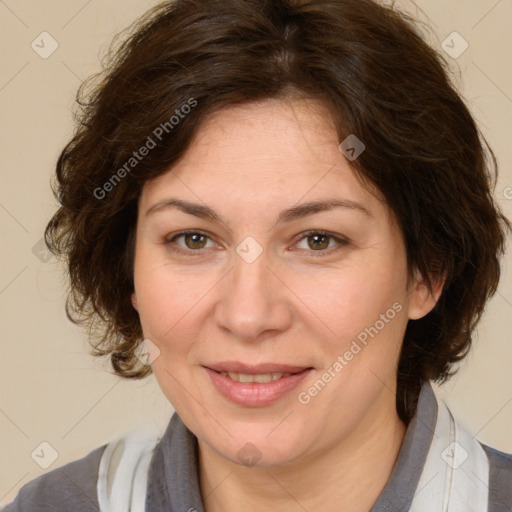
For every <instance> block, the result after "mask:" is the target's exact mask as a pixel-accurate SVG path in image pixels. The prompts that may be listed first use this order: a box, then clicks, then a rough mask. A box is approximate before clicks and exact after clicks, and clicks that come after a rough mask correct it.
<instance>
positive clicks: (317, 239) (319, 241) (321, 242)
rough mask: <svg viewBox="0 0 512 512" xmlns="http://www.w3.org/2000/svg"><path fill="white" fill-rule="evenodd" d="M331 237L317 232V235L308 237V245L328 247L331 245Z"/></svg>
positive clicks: (319, 247) (311, 246)
mask: <svg viewBox="0 0 512 512" xmlns="http://www.w3.org/2000/svg"><path fill="white" fill-rule="evenodd" d="M329 238H331V237H329V236H328V235H322V234H317V235H309V236H308V237H307V239H308V245H309V247H310V248H311V249H314V250H316V249H327V247H328V246H329Z"/></svg>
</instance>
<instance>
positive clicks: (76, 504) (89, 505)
mask: <svg viewBox="0 0 512 512" xmlns="http://www.w3.org/2000/svg"><path fill="white" fill-rule="evenodd" d="M106 447H107V445H103V446H100V447H98V448H96V449H94V450H93V451H91V452H90V453H88V454H87V455H86V456H84V457H82V458H81V459H77V460H75V461H72V462H69V463H67V464H65V465H63V466H61V467H58V468H56V469H53V470H52V471H49V472H48V473H45V474H44V475H41V476H39V477H37V478H35V479H34V480H31V481H30V482H28V483H27V484H25V485H24V486H23V487H22V488H21V489H20V491H19V492H18V494H17V496H16V498H15V499H14V501H13V502H12V503H10V504H8V505H7V506H6V507H5V508H2V509H0V510H1V511H2V512H39V511H50V510H51V511H54V512H58V511H62V512H64V511H66V512H69V511H70V510H80V511H81V512H82V511H83V512H99V510H100V508H99V505H98V497H97V491H96V484H97V480H98V471H99V466H100V461H101V458H102V456H103V453H104V451H105V448H106Z"/></svg>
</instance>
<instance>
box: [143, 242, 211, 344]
mask: <svg viewBox="0 0 512 512" xmlns="http://www.w3.org/2000/svg"><path fill="white" fill-rule="evenodd" d="M144 256H145V255H144V253H142V251H141V254H140V257H139V259H138V261H137V262H136V266H135V289H136V293H137V303H138V311H139V316H140V321H141V324H142V328H143V331H144V336H146V337H147V338H149V339H152V341H154V342H155V343H156V344H157V345H159V344H164V343H166V342H167V340H171V339H172V338H175V337H176V336H177V334H178V333H180V332H182V331H183V330H184V329H185V328H186V325H187V324H189V323H190V322H191V321H192V319H193V318H194V316H196V315H197V314H198V311H199V309H198V308H197V306H198V304H200V302H201V300H202V299H203V298H204V297H205V296H206V295H207V293H208V290H209V289H210V288H211V287H212V285H213V283H210V281H209V279H208V276H207V275H205V274H200V273H197V272H196V273H194V274H192V273H189V274H187V273H186V272H184V271H183V270H182V271H178V270H176V269H173V268H172V267H171V266H170V265H166V264H160V265H159V264H156V265H155V264H151V263H150V262H151V260H153V261H154V260H155V258H152V259H151V258H147V257H144ZM180 338H181V339H183V337H182V336H180Z"/></svg>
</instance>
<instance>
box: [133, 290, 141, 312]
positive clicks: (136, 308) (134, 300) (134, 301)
mask: <svg viewBox="0 0 512 512" xmlns="http://www.w3.org/2000/svg"><path fill="white" fill-rule="evenodd" d="M132 306H133V308H134V309H135V311H137V312H138V311H139V309H138V304H137V294H136V293H135V292H133V293H132Z"/></svg>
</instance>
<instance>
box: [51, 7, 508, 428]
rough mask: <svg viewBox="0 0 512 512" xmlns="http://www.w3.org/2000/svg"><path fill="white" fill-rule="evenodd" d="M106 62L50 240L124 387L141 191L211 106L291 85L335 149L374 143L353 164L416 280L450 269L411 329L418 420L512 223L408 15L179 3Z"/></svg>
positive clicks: (487, 156) (133, 332)
mask: <svg viewBox="0 0 512 512" xmlns="http://www.w3.org/2000/svg"><path fill="white" fill-rule="evenodd" d="M107 57H108V59H107V61H106V63H105V64H104V69H103V71H102V72H101V73H99V74H97V75H95V76H94V77H91V79H90V80H88V81H86V82H85V83H84V84H82V86H81V88H80V90H79V92H78V94H77V102H78V105H79V107H80V109H79V111H78V112H77V128H76V131H75V133H74V136H73V138H72V139H71V141H70V142H69V143H68V144H67V145H66V147H65V148H64V149H63V151H62V153H61V155H60V157H59V159H58V162H57V166H56V178H57V183H56V186H55V185H54V186H53V188H54V193H55V194H56V197H57V198H58V200H59V202H60V204H61V206H60V208H59V210H58V211H57V212H56V213H55V215H54V216H53V218H52V219H51V221H50V222H49V224H48V226H47V228H46V232H45V237H46V242H47V244H48V246H49V248H50V250H51V251H52V252H53V253H54V254H56V255H61V256H64V257H65V258H66V261H67V264H68V270H69V276H70V285H71V286H70V293H69V296H68V300H67V303H66V312H67V315H68V317H69V318H70V319H71V320H72V321H73V322H75V323H80V324H85V325H87V326H88V327H89V329H90V338H91V343H92V346H93V352H92V353H93V354H94V355H98V356H105V355H110V360H111V364H112V366H113V369H114V371H115V373H116V374H118V375H120V376H122V377H125V378H141V377H144V376H146V375H148V374H149V373H150V371H151V368H150V367H149V366H143V365H142V364H141V363H140V362H139V361H138V359H137V358H136V357H135V354H134V352H135V349H136V347H137V345H138V343H139V342H140V341H141V340H142V329H141V325H140V320H139V317H138V314H137V312H136V311H135V310H134V309H133V307H132V304H131V300H130V296H131V293H132V291H133V256H134V238H135V225H136V219H137V200H138V198H139V195H140V193H141V189H142V186H143V184H144V182H146V181H147V180H149V179H151V178H153V177H156V176H158V175H159V174H162V173H164V172H166V171H167V170H168V169H169V167H170V166H171V165H172V164H173V162H176V160H177V159H178V158H179V157H180V156H181V155H183V153H184V151H185V150H186V149H187V147H188V146H189V144H190V141H191V139H192V137H193V135H194V134H195V133H196V132H197V130H198V129H199V127H200V125H201V123H202V122H203V121H204V120H205V118H206V116H207V115H209V114H211V113H212V112H213V111H215V110H218V109H221V108H224V107H229V106H230V105H235V104H240V103H244V102H252V101H257V100H262V99H267V98H279V97H285V96H287V95H289V94H291V93H293V92H297V91H298V92H299V93H301V94H303V95H304V96H308V97H313V98H316V99H319V100H321V101H322V102H323V103H324V104H325V105H326V106H328V108H329V110H330V112H331V113H332V116H333V119H334V121H335V123H336V130H337V132H338V135H339V140H340V141H342V140H344V139H345V138H346V137H347V136H348V135H349V134H356V135H357V137H358V138H359V139H360V140H362V141H363V143H364V144H365V146H366V149H365V151H364V152H363V153H362V154H361V155H360V156H359V158H357V159H356V160H355V161H353V162H351V164H352V166H353V169H354V170H355V172H356V175H357V176H358V177H359V178H360V179H361V180H362V183H366V184H368V185H370V184H371V185H373V186H374V187H376V189H378V190H379V191H380V192H381V194H382V195H383V197H384V198H385V200H386V202H387V204H388V206H389V207H390V208H391V210H392V212H393V213H394V215H395V216H396V219H397V220H398V223H399V226H400V228H401V230H402V232H403V235H404V240H405V244H406V250H407V259H408V269H409V277H410V276H411V275H412V271H413V270H414V269H417V270H419V271H420V272H421V274H422V276H424V277H425V278H426V279H427V282H429V283H431V282H433V281H431V280H434V279H436V276H439V275H445V276H446V282H445V286H444V290H443V293H442V295H441V297H440V299H439V301H438V302H437V304H436V306H435V307H434V309H433V310H432V311H431V312H430V313H429V314H428V315H426V316H425V317H423V318H421V319H419V320H410V321H409V323H408V325H407V330H406V333H405V337H404V342H403V347H402V352H401V356H400V361H399V368H398V377H397V378H398V392H397V411H398V414H399V415H400V417H401V419H402V420H403V421H405V422H406V423H408V421H409V420H410V418H411V417H412V415H413V414H414V412H415V408H416V403H417V398H418V393H419V389H420V386H421V382H422V380H424V379H428V378H431V379H435V380H437V381H440V382H442V381H444V380H446V379H447V378H448V377H449V376H451V375H453V373H454V370H453V363H455V362H457V361H459V360H461V359H462V358H463V357H464V356H465V355H466V354H467V352H468V350H469V347H470V344H471V338H472V333H473V331H474V329H475V326H476V324H477V322H478V320H479V319H480V317H481V314H482V312H483V310H484V306H485V303H486V301H487V299H488V298H489V297H490V296H492V295H493V294H494V292H495V291H496V288H497V285H498V281H499V276H500V263H499V259H500V257H501V255H502V253H503V252H504V242H505V236H506V229H510V227H511V225H510V223H509V221H508V220H507V219H506V218H505V217H504V216H503V214H502V213H501V212H500V209H499V206H498V205H497V204H496V203H495V201H494V200H493V197H492V195H491V187H494V185H495V180H496V160H495V157H494V154H493V152H492V150H491V149H490V148H489V146H488V144H487V142H486V141H485V139H484V138H483V136H482V135H481V133H480V131H479V129H478V128H477V126H476V125H475V122H474V120H473V119H472V116H471V115H470V112H469V111H468V108H467V107H466V106H465V104H464V102H463V100H462V99H461V98H460V96H459V95H458V94H457V92H456V91H455V89H454V87H453V86H452V85H451V84H450V80H449V72H448V67H447V65H446V62H445V61H444V60H443V58H442V56H441V55H439V54H438V53H437V52H436V51H435V50H434V49H432V48H431V47H430V46H429V45H428V44H427V43H426V42H425V41H424V40H423V38H422V36H421V35H420V34H419V32H418V30H417V28H416V26H415V24H414V22H413V20H412V19H411V18H409V17H408V16H407V15H405V14H403V13H399V12H397V11H395V10H394V9H392V8H390V7H384V6H382V5H379V4H377V3H375V2H373V1H371V0H176V1H171V2H164V3H162V4H160V5H158V6H156V7H154V8H153V9H151V10H150V11H148V12H147V13H146V14H145V15H144V16H143V17H142V18H140V19H139V20H137V21H136V22H135V23H134V24H133V25H132V26H131V27H130V29H129V34H128V37H126V38H125V39H124V40H121V39H120V38H119V36H117V37H116V38H115V39H114V41H113V44H112V46H111V48H110V50H109V53H108V55H107ZM88 88H90V90H89V91H88V92H87V89H88ZM192 102H195V103H194V106H193V108H190V109H189V110H188V111H187V114H186V115H184V112H185V108H184V105H186V104H188V105H192ZM173 116H174V118H173ZM172 118H173V119H174V120H172ZM178 118H179V121H178V122H176V119H178ZM157 128H160V131H156V130H157ZM160 132H161V133H160ZM157 133H158V134H159V137H157V135H156V134H157ZM149 139H151V143H152V144H150V142H149ZM150 145H151V148H150V150H149V151H147V152H144V153H145V156H144V157H143V158H142V157H141V158H136V157H135V154H134V151H137V150H138V148H142V147H143V146H146V147H149V146H150ZM141 153H142V150H141ZM138 156H140V155H139V154H138V153H137V157H138ZM123 169H124V171H123ZM493 180H494V181H493Z"/></svg>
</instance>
